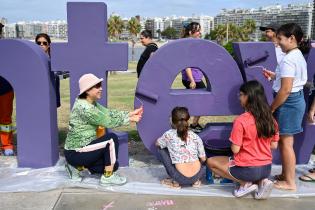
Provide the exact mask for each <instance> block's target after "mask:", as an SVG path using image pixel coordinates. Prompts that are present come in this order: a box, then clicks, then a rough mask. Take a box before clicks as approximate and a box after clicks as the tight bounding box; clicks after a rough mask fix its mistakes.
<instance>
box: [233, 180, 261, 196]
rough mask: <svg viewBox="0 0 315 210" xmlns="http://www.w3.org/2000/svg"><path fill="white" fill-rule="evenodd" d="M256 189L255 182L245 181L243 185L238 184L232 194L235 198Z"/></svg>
mask: <svg viewBox="0 0 315 210" xmlns="http://www.w3.org/2000/svg"><path fill="white" fill-rule="evenodd" d="M257 189H258V186H257V184H252V183H246V184H245V185H244V186H240V187H239V188H238V189H235V190H234V196H235V197H237V198H240V197H244V196H246V195H248V194H250V193H252V192H254V191H256V190H257Z"/></svg>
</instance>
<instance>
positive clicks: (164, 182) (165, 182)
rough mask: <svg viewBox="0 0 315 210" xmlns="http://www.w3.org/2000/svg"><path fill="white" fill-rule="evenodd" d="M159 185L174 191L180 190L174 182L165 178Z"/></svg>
mask: <svg viewBox="0 0 315 210" xmlns="http://www.w3.org/2000/svg"><path fill="white" fill-rule="evenodd" d="M161 184H162V185H164V186H166V187H169V188H172V189H176V190H179V189H181V188H182V187H181V186H180V185H179V184H178V183H177V182H176V181H174V180H172V179H170V178H166V179H163V180H161Z"/></svg>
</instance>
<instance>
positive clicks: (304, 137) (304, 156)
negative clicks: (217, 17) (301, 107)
mask: <svg viewBox="0 0 315 210" xmlns="http://www.w3.org/2000/svg"><path fill="white" fill-rule="evenodd" d="M233 47H234V50H235V54H236V57H237V61H238V63H239V65H240V67H241V69H242V70H244V72H245V74H246V78H247V80H252V79H257V80H258V81H260V82H261V83H262V84H263V85H264V88H265V91H266V95H267V97H268V101H269V102H272V100H273V96H272V82H269V81H268V80H266V79H265V78H264V77H263V75H262V74H261V69H260V68H255V69H252V68H248V66H247V65H246V62H245V61H246V60H247V59H249V58H254V57H256V58H257V57H259V56H260V55H263V54H264V52H265V51H267V52H268V55H269V56H268V57H266V59H262V60H260V61H258V62H256V63H254V64H253V65H262V66H264V67H266V68H267V69H269V70H272V71H275V67H276V65H277V61H276V54H275V48H274V45H273V44H272V43H268V42H254V43H252V42H240V43H234V44H233ZM307 64H308V69H307V70H308V80H309V81H311V80H312V78H313V76H312V75H314V73H315V50H314V48H312V50H311V52H310V54H309V56H308V61H307ZM305 99H306V103H307V101H308V92H307V91H305ZM303 128H304V132H303V133H300V134H297V135H295V141H294V151H295V154H296V163H297V164H306V163H308V161H309V158H310V156H311V154H312V151H313V148H314V144H315V138H314V135H315V126H314V125H309V124H308V123H307V122H306V116H305V118H304V122H303ZM273 162H274V163H275V164H281V159H280V154H279V150H276V151H274V152H273Z"/></svg>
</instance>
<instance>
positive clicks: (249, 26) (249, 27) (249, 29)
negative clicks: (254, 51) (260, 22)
mask: <svg viewBox="0 0 315 210" xmlns="http://www.w3.org/2000/svg"><path fill="white" fill-rule="evenodd" d="M255 30H256V22H255V21H254V20H252V19H248V20H246V21H245V23H244V25H243V26H241V27H240V37H241V40H242V41H249V39H250V38H249V35H250V34H252V33H254V32H255Z"/></svg>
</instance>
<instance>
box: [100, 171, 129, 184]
mask: <svg viewBox="0 0 315 210" xmlns="http://www.w3.org/2000/svg"><path fill="white" fill-rule="evenodd" d="M126 182H127V178H126V177H124V176H121V175H118V174H117V173H116V172H114V173H113V175H111V176H110V177H105V176H104V175H102V177H101V180H100V184H101V185H103V186H107V185H123V184H125V183H126Z"/></svg>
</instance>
